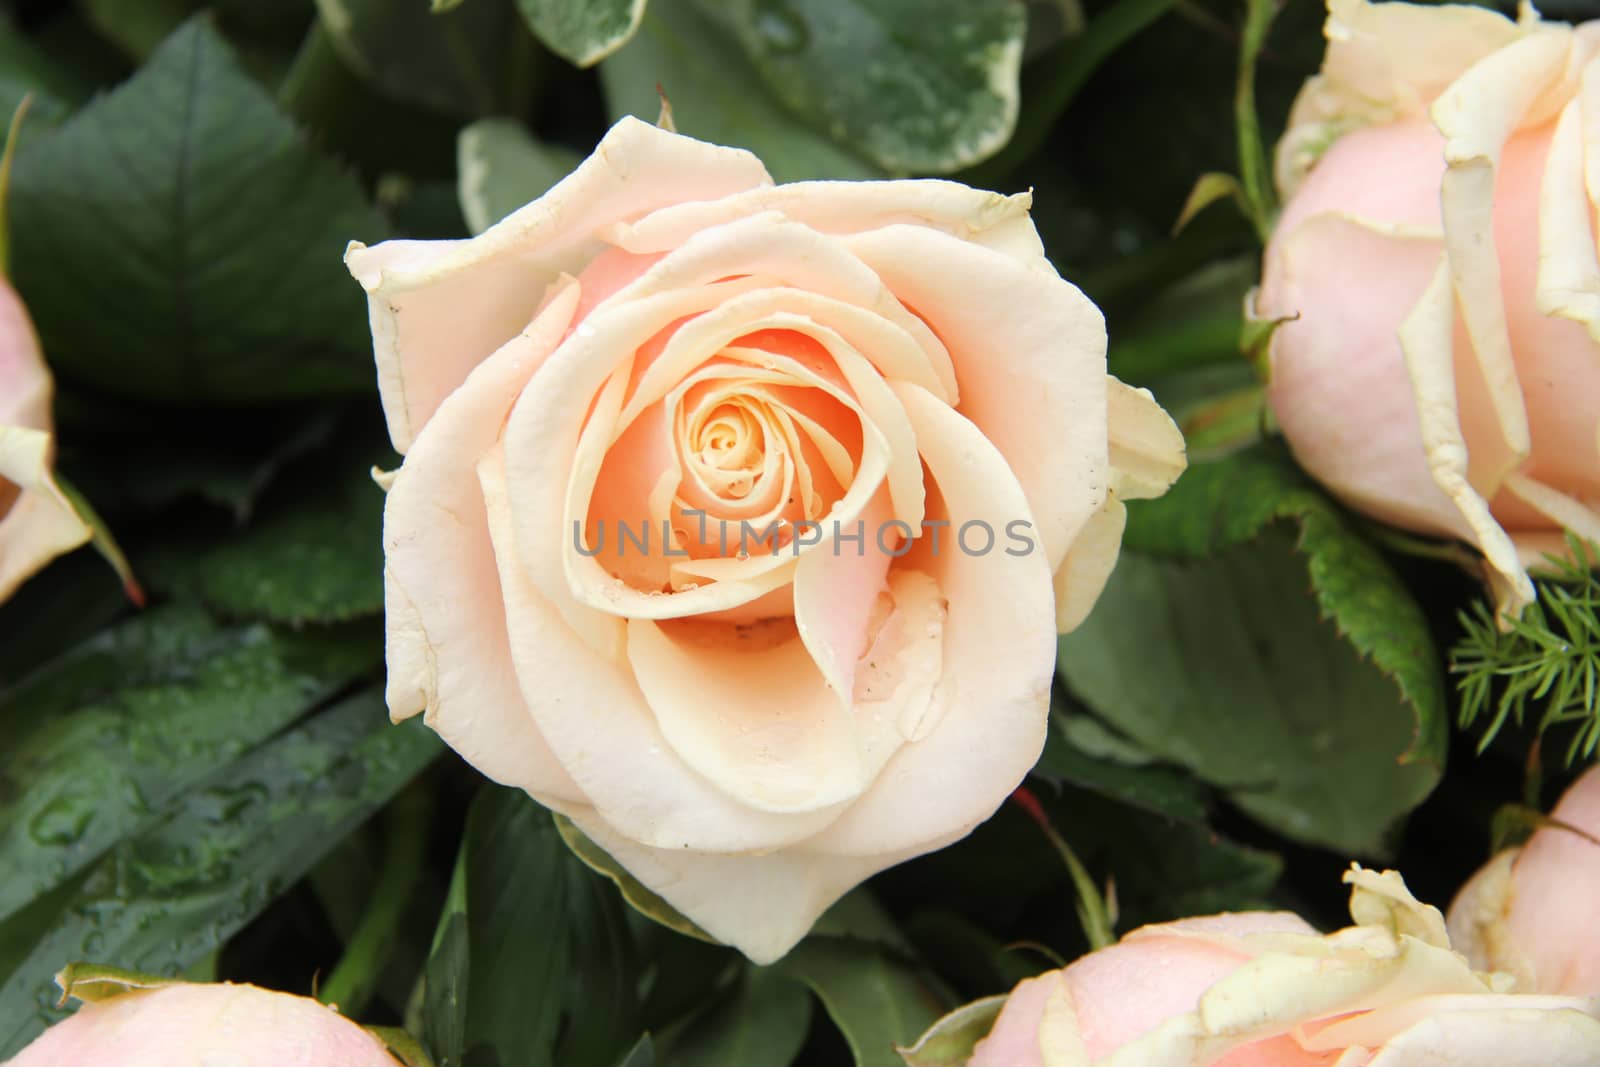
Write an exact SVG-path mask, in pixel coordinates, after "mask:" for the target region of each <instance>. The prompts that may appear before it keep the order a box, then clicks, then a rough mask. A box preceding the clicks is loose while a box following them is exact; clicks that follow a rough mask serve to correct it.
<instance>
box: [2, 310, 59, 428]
mask: <svg viewBox="0 0 1600 1067" xmlns="http://www.w3.org/2000/svg"><path fill="white" fill-rule="evenodd" d="M51 392H52V388H51V381H50V372H49V370H47V369H46V368H45V365H44V357H43V356H42V355H41V354H40V352H39V335H38V334H37V333H35V332H34V329H33V320H32V319H30V318H29V317H28V309H27V308H25V307H23V305H22V298H21V297H19V296H17V291H16V290H15V289H13V288H11V286H10V285H8V284H6V282H5V281H4V280H3V279H0V426H22V427H25V428H27V429H30V430H45V431H49V430H50V429H51V427H52V425H53V423H52V422H51V420H50V395H51Z"/></svg>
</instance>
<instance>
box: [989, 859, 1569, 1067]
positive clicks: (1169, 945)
mask: <svg viewBox="0 0 1600 1067" xmlns="http://www.w3.org/2000/svg"><path fill="white" fill-rule="evenodd" d="M1346 881H1349V882H1352V883H1353V885H1354V887H1355V888H1354V891H1353V892H1352V894H1351V900H1350V912H1351V916H1352V917H1353V918H1354V919H1355V921H1356V924H1357V925H1354V926H1350V927H1347V928H1345V929H1343V930H1340V931H1337V932H1336V933H1332V934H1328V935H1326V936H1320V935H1318V934H1317V933H1316V932H1315V931H1314V930H1312V929H1311V927H1310V926H1308V925H1307V924H1306V923H1305V922H1304V921H1302V920H1301V919H1299V918H1298V917H1296V916H1294V915H1290V914H1285V913H1282V912H1271V913H1259V914H1251V913H1247V914H1236V915H1227V914H1224V915H1215V916H1209V917H1206V918H1197V919H1183V920H1180V921H1178V922H1174V923H1166V924H1163V925H1159V926H1147V927H1143V928H1142V929H1139V930H1135V931H1133V932H1132V933H1130V934H1128V935H1126V936H1125V937H1123V939H1122V940H1121V941H1119V942H1118V943H1117V944H1115V945H1111V946H1109V947H1107V948H1104V949H1101V950H1100V951H1098V952H1092V953H1090V954H1089V955H1087V956H1085V957H1083V958H1082V959H1080V960H1078V961H1077V962H1075V963H1073V964H1072V965H1071V966H1069V967H1067V968H1065V969H1063V970H1059V971H1051V972H1048V973H1046V974H1043V975H1040V976H1039V977H1037V978H1031V979H1029V980H1027V981H1025V982H1023V983H1022V984H1021V985H1019V986H1018V987H1017V988H1016V989H1015V990H1014V991H1013V992H1012V993H1011V996H1010V998H1009V999H1008V1000H1007V1002H1006V1005H1005V1008H1004V1010H1002V1011H1001V1013H1000V1017H999V1018H998V1019H997V1020H996V1022H995V1025H994V1027H993V1029H992V1030H991V1031H990V1033H989V1036H988V1037H986V1038H985V1039H984V1040H983V1041H982V1042H980V1043H979V1045H978V1046H977V1049H976V1051H975V1053H974V1055H973V1057H972V1059H971V1061H970V1063H969V1065H968V1067H1421V1065H1425V1064H1429V1065H1431V1064H1438V1065H1443V1064H1451V1065H1452V1067H1594V1065H1595V1064H1597V1063H1600V1003H1597V1002H1595V1001H1592V1000H1585V999H1581V998H1576V997H1546V996H1519V995H1514V994H1507V993H1503V992H1501V991H1500V989H1501V983H1500V982H1499V981H1498V980H1497V979H1496V978H1495V977H1494V976H1488V975H1482V974H1478V973H1476V972H1474V971H1473V970H1472V969H1471V968H1470V967H1469V966H1468V964H1467V962H1466V960H1464V959H1462V957H1461V956H1459V955H1458V954H1456V953H1455V952H1453V951H1451V949H1450V946H1449V941H1448V938H1447V936H1446V934H1445V926H1444V920H1443V918H1442V917H1441V916H1440V915H1439V912H1438V911H1437V909H1434V908H1431V907H1427V906H1425V905H1422V904H1419V903H1418V902H1417V901H1416V900H1415V899H1413V898H1412V896H1411V894H1410V893H1409V892H1408V891H1407V890H1406V887H1405V883H1404V882H1403V881H1401V879H1400V876H1399V875H1398V874H1395V873H1394V872H1392V871H1391V872H1385V873H1384V874H1381V875H1380V874H1377V873H1375V872H1372V871H1364V870H1361V869H1359V868H1356V869H1354V870H1352V871H1351V872H1350V873H1349V874H1348V875H1346Z"/></svg>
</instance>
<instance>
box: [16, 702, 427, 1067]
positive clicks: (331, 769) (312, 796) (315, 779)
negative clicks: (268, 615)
mask: <svg viewBox="0 0 1600 1067" xmlns="http://www.w3.org/2000/svg"><path fill="white" fill-rule="evenodd" d="M440 748H441V746H440V744H439V741H438V738H437V737H436V736H435V735H434V734H433V733H432V732H431V731H429V730H428V729H427V728H426V727H424V726H423V725H422V724H421V723H420V722H416V723H408V724H406V725H403V726H391V725H390V724H389V721H388V716H387V715H385V713H384V708H383V700H382V697H381V695H379V694H378V693H376V692H373V691H369V692H366V693H362V694H361V695H359V696H356V697H352V698H350V699H348V700H345V701H343V702H341V703H339V704H337V705H335V706H334V707H332V708H330V709H328V710H327V711H325V712H323V713H321V714H319V715H317V716H315V717H314V718H312V719H311V720H310V721H309V722H307V723H305V724H304V725H301V726H298V727H296V728H295V729H293V730H291V731H289V732H288V733H286V734H283V735H281V736H280V737H278V738H276V739H274V740H272V741H270V742H268V743H267V744H264V745H262V746H261V747H259V748H257V749H256V750H254V751H253V752H251V753H249V754H248V755H246V756H245V757H244V758H242V759H240V760H239V761H238V762H237V763H235V764H233V765H232V766H231V767H230V768H228V771H227V774H226V784H217V785H206V786H201V787H197V788H195V789H193V790H191V791H190V792H189V793H187V794H185V795H184V797H183V798H182V799H181V800H180V801H179V802H178V803H177V804H176V805H175V806H174V809H173V814H172V815H170V816H169V817H168V818H167V819H166V820H165V821H164V822H162V823H161V824H160V825H159V826H157V827H155V828H154V829H152V830H150V831H149V832H147V833H144V834H142V835H141V836H139V837H136V838H132V839H129V840H126V841H123V842H122V843H120V844H119V845H117V846H116V847H115V848H114V849H112V851H111V852H110V853H109V854H107V855H106V856H105V857H104V858H103V859H101V860H100V862H98V863H97V864H96V865H95V866H94V868H93V869H92V870H91V871H90V873H89V876H88V878H87V879H86V880H85V881H84V882H83V884H82V885H81V887H80V888H79V889H78V891H77V892H76V893H75V894H74V896H73V898H72V900H71V902H70V904H69V905H68V906H67V907H66V909H65V910H64V911H62V912H61V913H60V914H59V915H58V916H56V917H55V918H54V920H53V921H52V922H50V923H49V924H48V925H45V926H42V927H40V928H37V930H36V942H35V944H34V947H33V951H32V952H31V953H30V954H29V955H28V957H27V959H25V960H24V961H23V962H22V964H21V966H19V967H18V968H17V969H16V970H15V971H14V972H13V973H12V974H11V975H10V976H9V977H8V978H7V979H6V980H5V981H4V984H3V985H0V1020H3V1022H0V1055H10V1054H12V1053H14V1052H16V1051H17V1049H19V1048H21V1047H22V1045H24V1044H26V1043H27V1042H28V1041H29V1040H30V1039H31V1038H32V1037H33V1036H34V1035H35V1034H37V1033H38V1032H39V1031H40V1030H41V1029H42V1028H43V1027H44V1026H45V1025H47V1024H48V1023H49V1022H50V1021H51V1020H52V1019H53V1018H55V1017H56V1015H55V1013H54V1012H53V1011H52V1010H51V1009H50V1008H49V1005H52V1004H53V1003H54V1000H55V997H54V994H53V992H52V982H51V976H52V975H53V974H54V973H55V972H56V970H58V969H59V968H60V967H61V966H62V964H63V963H64V962H66V961H69V960H75V959H92V960H100V961H104V962H106V963H108V964H111V965H113V966H117V967H123V968H127V969H129V970H137V971H144V972H149V973H154V974H177V973H180V972H181V971H182V970H183V969H184V968H185V967H187V966H189V965H190V964H192V963H194V962H196V961H197V960H199V959H201V958H202V957H204V956H206V955H207V954H209V953H210V952H212V951H213V950H215V949H216V948H217V947H218V946H220V945H221V944H222V943H223V942H225V941H226V940H227V939H228V938H229V937H231V936H232V935H233V934H234V933H235V932H237V931H238V930H239V929H240V928H241V927H243V926H244V925H245V924H246V923H248V922H249V921H250V920H251V919H252V918H254V917H255V916H256V914H258V913H259V912H260V911H261V910H262V909H263V908H264V907H266V905H267V904H268V903H269V902H271V900H272V899H273V898H274V897H275V896H277V894H278V893H280V892H281V891H282V890H283V889H284V888H286V887H287V886H289V885H291V884H292V883H293V882H295V881H296V880H297V879H299V878H300V877H301V876H302V875H304V874H305V873H306V871H307V870H308V869H310V867H311V866H312V865H314V864H315V863H316V861H317V859H318V858H319V857H320V856H321V855H322V854H323V853H324V852H325V851H326V850H327V849H328V848H329V847H331V846H332V845H333V844H334V843H335V842H337V841H338V840H339V838H340V837H342V836H343V835H344V834H346V833H349V832H350V831H351V830H352V829H354V828H355V827H356V826H357V825H358V824H359V823H360V822H361V821H362V820H364V819H365V818H367V816H369V815H370V814H371V813H372V812H373V811H375V810H377V809H378V808H379V807H381V806H382V805H383V804H384V803H385V802H386V801H387V800H388V799H389V797H391V796H392V795H393V794H394V793H395V791H397V790H398V789H399V788H400V787H401V786H403V785H404V784H405V783H406V782H407V781H409V780H410V779H411V778H412V777H413V776H414V775H415V774H416V773H417V772H419V771H420V770H421V769H422V768H423V767H424V766H426V765H427V763H428V762H429V761H430V760H432V759H433V757H434V756H435V755H437V754H438V753H439V751H440ZM3 940H4V938H3V937H0V941H3Z"/></svg>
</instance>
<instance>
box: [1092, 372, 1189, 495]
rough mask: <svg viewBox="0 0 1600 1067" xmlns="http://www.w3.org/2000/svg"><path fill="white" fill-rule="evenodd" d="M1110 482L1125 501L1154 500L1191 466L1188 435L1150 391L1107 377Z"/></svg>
mask: <svg viewBox="0 0 1600 1067" xmlns="http://www.w3.org/2000/svg"><path fill="white" fill-rule="evenodd" d="M1106 425H1107V429H1108V433H1109V439H1110V460H1111V483H1112V488H1113V489H1114V490H1115V491H1116V494H1117V495H1118V496H1119V497H1121V498H1122V499H1123V500H1149V499H1151V498H1153V497H1158V496H1160V495H1161V494H1163V493H1165V492H1166V491H1167V490H1168V489H1170V488H1172V483H1173V482H1175V481H1177V480H1178V475H1180V474H1182V473H1183V471H1184V468H1185V467H1187V466H1188V457H1187V448H1186V446H1185V444H1184V440H1183V431H1181V430H1179V429H1178V424H1177V423H1175V422H1173V421H1172V416H1171V415H1168V414H1167V412H1166V410H1165V409H1164V408H1162V406H1161V405H1160V404H1158V403H1156V398H1155V397H1154V396H1153V395H1151V393H1150V390H1148V389H1136V388H1134V387H1133V386H1131V385H1124V384H1123V383H1122V382H1120V381H1118V380H1117V379H1116V378H1115V377H1113V376H1109V375H1108V376H1107V378H1106Z"/></svg>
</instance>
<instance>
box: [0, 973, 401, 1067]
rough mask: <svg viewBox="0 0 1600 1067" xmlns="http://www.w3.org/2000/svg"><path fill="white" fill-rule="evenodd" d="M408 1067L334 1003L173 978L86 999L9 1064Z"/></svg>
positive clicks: (72, 1066)
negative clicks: (152, 985)
mask: <svg viewBox="0 0 1600 1067" xmlns="http://www.w3.org/2000/svg"><path fill="white" fill-rule="evenodd" d="M224 1065H225V1067H400V1061H399V1060H397V1059H395V1058H394V1057H393V1056H392V1055H390V1054H389V1051H388V1049H387V1048H386V1047H385V1046H384V1044H383V1042H382V1041H380V1040H378V1039H377V1038H376V1037H374V1036H373V1035H372V1034H370V1033H368V1032H367V1031H365V1030H363V1029H362V1028H361V1027H360V1026H357V1025H356V1024H355V1023H353V1022H351V1021H350V1020H349V1019H346V1018H345V1017H344V1016H342V1015H340V1014H339V1013H338V1012H337V1011H335V1010H334V1009H332V1008H330V1007H327V1006H326V1005H323V1004H319V1003H318V1002H317V1001H315V1000H310V999H308V998H306V997H296V996H291V995H289V994H288V993H278V992H274V991H272V990H270V989H260V988H257V987H256V986H251V985H228V984H224V985H200V984H189V983H183V982H179V983H174V984H172V985H165V986H161V987H159V988H155V989H133V990H129V991H128V992H125V993H118V994H117V995H116V996H113V997H109V998H107V999H105V1000H99V1001H94V1002H92V1003H87V1004H83V1005H81V1006H80V1007H79V1008H78V1010H77V1011H76V1012H74V1013H73V1014H72V1015H70V1016H68V1017H67V1018H66V1019H63V1020H62V1021H61V1022H59V1023H56V1024H55V1025H54V1026H52V1027H51V1028H50V1029H48V1030H46V1031H45V1032H44V1033H43V1034H41V1035H39V1037H37V1038H35V1039H34V1041H33V1043H32V1044H30V1045H28V1047H27V1048H25V1049H23V1050H22V1051H21V1052H19V1053H17V1055H16V1056H15V1057H13V1058H12V1059H10V1060H8V1061H6V1064H5V1067H224Z"/></svg>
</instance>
